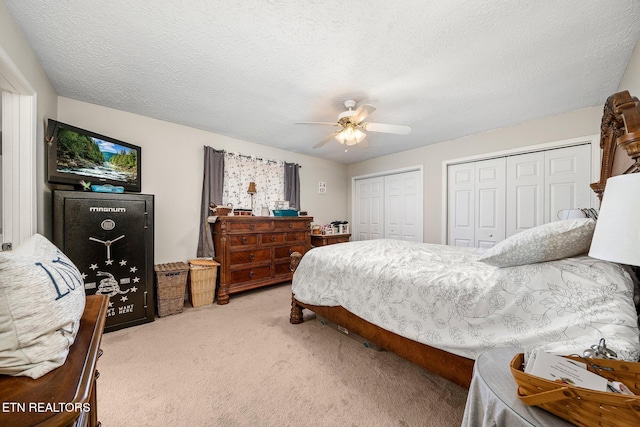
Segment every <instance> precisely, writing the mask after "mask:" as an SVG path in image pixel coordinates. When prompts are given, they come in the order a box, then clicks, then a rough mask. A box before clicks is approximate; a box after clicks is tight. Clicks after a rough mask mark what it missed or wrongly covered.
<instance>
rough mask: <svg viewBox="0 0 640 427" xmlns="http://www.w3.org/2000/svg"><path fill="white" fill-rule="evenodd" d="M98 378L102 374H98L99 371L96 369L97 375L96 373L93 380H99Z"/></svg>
mask: <svg viewBox="0 0 640 427" xmlns="http://www.w3.org/2000/svg"><path fill="white" fill-rule="evenodd" d="M98 378H100V372H98V370H97V369H96V373H95V375H94V377H93V379H94V380H97V379H98Z"/></svg>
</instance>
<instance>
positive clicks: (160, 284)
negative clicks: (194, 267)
mask: <svg viewBox="0 0 640 427" xmlns="http://www.w3.org/2000/svg"><path fill="white" fill-rule="evenodd" d="M154 270H155V272H156V295H157V299H158V316H159V317H164V316H169V315H171V314H177V313H182V308H183V307H184V293H185V289H186V286H187V273H188V272H189V266H188V265H187V264H185V263H184V262H171V263H169V264H158V265H156V266H155V267H154Z"/></svg>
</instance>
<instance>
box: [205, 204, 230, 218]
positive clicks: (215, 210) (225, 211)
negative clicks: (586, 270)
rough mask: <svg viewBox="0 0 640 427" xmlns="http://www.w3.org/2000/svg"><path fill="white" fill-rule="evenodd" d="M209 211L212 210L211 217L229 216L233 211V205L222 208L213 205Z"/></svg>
mask: <svg viewBox="0 0 640 427" xmlns="http://www.w3.org/2000/svg"><path fill="white" fill-rule="evenodd" d="M209 209H210V210H211V215H215V216H227V215H229V214H230V213H231V211H232V210H233V206H231V205H227V206H222V205H216V204H215V203H211V204H210V205H209Z"/></svg>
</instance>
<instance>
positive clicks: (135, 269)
mask: <svg viewBox="0 0 640 427" xmlns="http://www.w3.org/2000/svg"><path fill="white" fill-rule="evenodd" d="M129 271H130V272H131V273H135V272H136V271H138V267H136V266H133V267H131V268H130V269H129Z"/></svg>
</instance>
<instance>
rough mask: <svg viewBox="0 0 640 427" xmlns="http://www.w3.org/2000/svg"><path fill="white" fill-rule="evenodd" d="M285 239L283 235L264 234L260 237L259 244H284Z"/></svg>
mask: <svg viewBox="0 0 640 427" xmlns="http://www.w3.org/2000/svg"><path fill="white" fill-rule="evenodd" d="M285 237H286V236H285V233H264V234H261V235H260V243H261V244H262V245H270V244H274V243H284V241H285Z"/></svg>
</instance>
